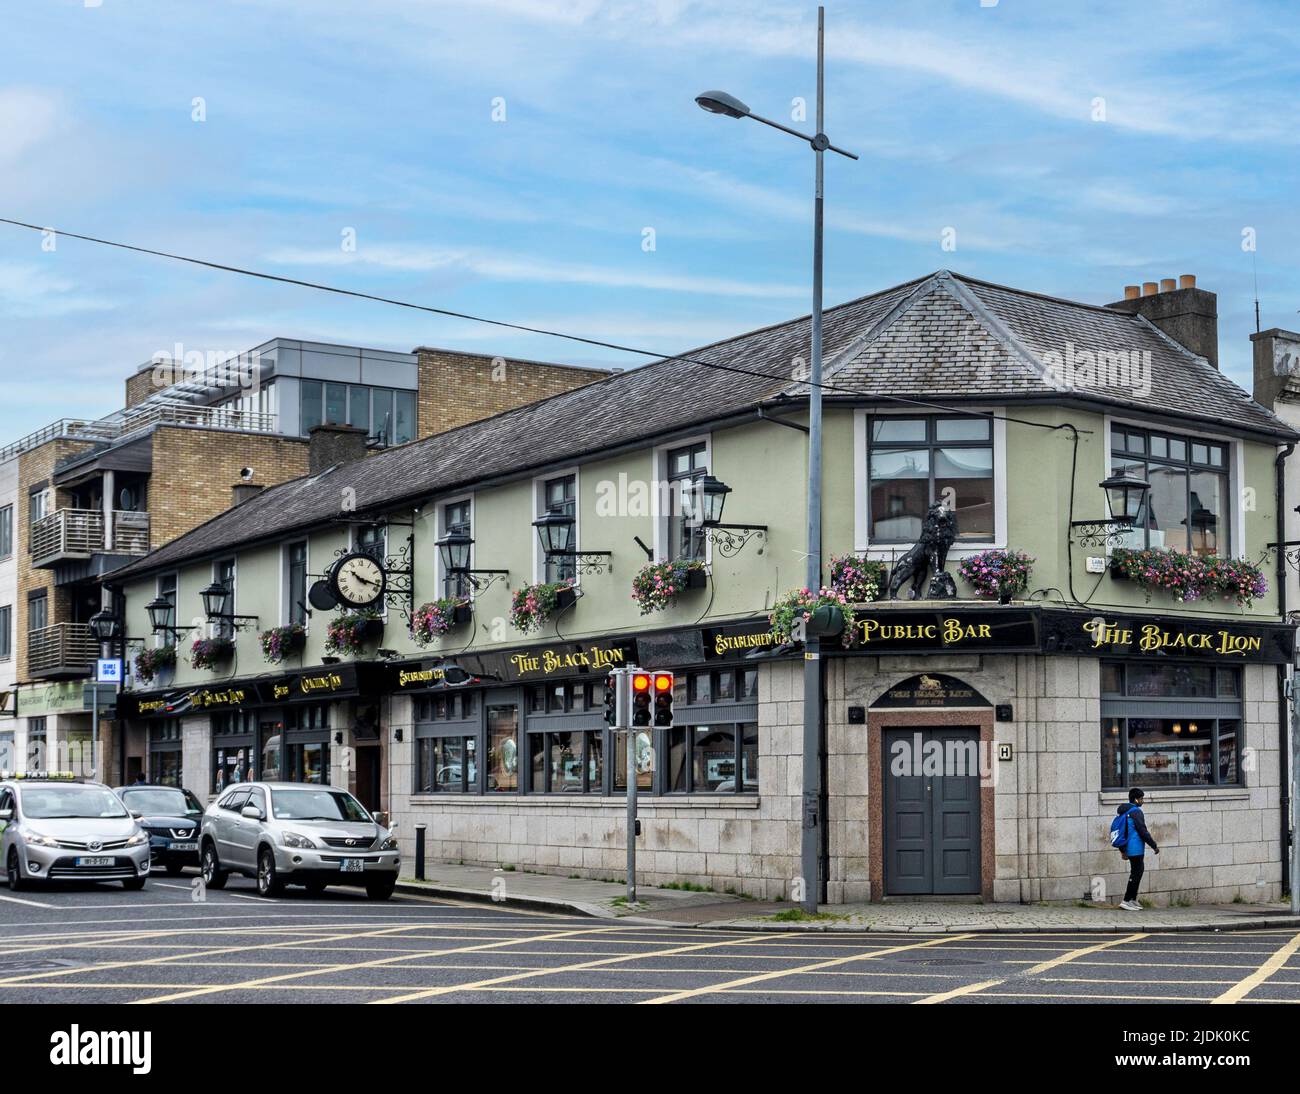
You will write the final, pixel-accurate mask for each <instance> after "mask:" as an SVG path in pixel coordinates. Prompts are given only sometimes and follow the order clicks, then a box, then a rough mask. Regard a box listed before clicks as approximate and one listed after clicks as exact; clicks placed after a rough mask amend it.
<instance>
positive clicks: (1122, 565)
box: [1110, 547, 1268, 608]
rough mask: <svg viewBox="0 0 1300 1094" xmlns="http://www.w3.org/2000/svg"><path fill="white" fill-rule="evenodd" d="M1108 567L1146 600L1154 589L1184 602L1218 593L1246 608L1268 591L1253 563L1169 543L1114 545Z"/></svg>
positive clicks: (1266, 581) (1207, 598)
mask: <svg viewBox="0 0 1300 1094" xmlns="http://www.w3.org/2000/svg"><path fill="white" fill-rule="evenodd" d="M1110 571H1111V573H1112V574H1113V575H1114V576H1115V577H1117V578H1120V579H1122V580H1127V581H1131V582H1133V584H1134V585H1136V586H1137V587H1138V588H1139V589H1141V590H1142V591H1143V592H1144V593H1145V594H1146V598H1147V600H1150V599H1151V594H1152V593H1154V592H1164V593H1168V594H1169V595H1170V596H1171V597H1173V598H1174V599H1175V600H1178V601H1182V602H1184V603H1186V602H1189V601H1194V600H1214V599H1216V598H1218V597H1222V598H1223V599H1225V600H1234V601H1236V602H1237V604H1239V605H1240V606H1241V607H1244V608H1248V607H1250V605H1251V604H1253V603H1254V602H1255V601H1256V600H1258V599H1259V598H1260V597H1263V596H1266V595H1267V594H1268V579H1267V578H1266V577H1265V576H1264V573H1263V571H1262V570H1261V569H1260V568H1259V567H1258V566H1256V565H1255V564H1254V563H1251V562H1247V561H1245V559H1240V558H1219V557H1218V556H1217V555H1193V554H1188V553H1186V552H1184V551H1177V550H1174V549H1173V548H1172V547H1168V548H1155V547H1151V548H1147V549H1145V550H1134V549H1131V548H1128V547H1116V548H1115V549H1114V550H1112V551H1111V555H1110Z"/></svg>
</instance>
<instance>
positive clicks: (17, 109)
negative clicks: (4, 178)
mask: <svg viewBox="0 0 1300 1094" xmlns="http://www.w3.org/2000/svg"><path fill="white" fill-rule="evenodd" d="M61 120H62V119H61V116H60V112H59V108H58V106H57V104H56V102H55V100H54V97H53V96H51V95H48V94H46V93H45V92H42V91H38V90H36V89H35V88H28V87H0V135H2V136H0V167H5V166H9V165H11V164H16V163H18V162H20V161H21V160H22V159H23V158H24V157H25V156H27V155H28V154H29V153H30V152H31V150H32V149H33V148H35V147H36V146H37V145H38V144H40V143H41V142H42V141H44V140H47V139H48V138H50V137H52V136H53V135H54V134H55V133H56V132H57V131H58V129H59V127H60V124H61Z"/></svg>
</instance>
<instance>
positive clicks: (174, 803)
mask: <svg viewBox="0 0 1300 1094" xmlns="http://www.w3.org/2000/svg"><path fill="white" fill-rule="evenodd" d="M122 800H123V801H124V802H126V807H127V808H128V809H134V810H135V811H136V812H137V813H144V814H145V815H150V814H152V815H154V816H167V817H183V816H185V815H186V814H194V813H202V812H203V807H202V806H201V805H199V800H198V798H196V797H195V796H194V795H193V794H191V793H190V792H189V791H188V790H168V789H165V788H164V789H154V788H151V789H149V790H123V791H122Z"/></svg>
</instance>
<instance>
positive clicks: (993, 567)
mask: <svg viewBox="0 0 1300 1094" xmlns="http://www.w3.org/2000/svg"><path fill="white" fill-rule="evenodd" d="M1035 561H1036V560H1035V559H1034V558H1032V557H1031V556H1030V555H1027V554H1025V552H1024V551H980V552H979V553H978V554H973V555H967V556H966V557H965V558H964V559H962V560H961V565H960V566H958V567H957V572H958V573H959V574H961V576H962V577H963V578H964V579H965V580H966V582H967V583H968V584H970V585H972V586H974V588H975V593H976V595H977V596H982V597H984V598H985V599H987V600H994V599H996V600H998V601H1000V602H1001V603H1003V604H1010V603H1011V601H1012V600H1014V599H1015V598H1016V597H1017V596H1023V595H1024V594H1025V592H1026V591H1027V590H1028V589H1029V574H1030V571H1031V570H1032V569H1033V566H1034V562H1035Z"/></svg>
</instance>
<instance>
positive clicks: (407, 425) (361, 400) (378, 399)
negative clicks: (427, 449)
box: [298, 380, 416, 445]
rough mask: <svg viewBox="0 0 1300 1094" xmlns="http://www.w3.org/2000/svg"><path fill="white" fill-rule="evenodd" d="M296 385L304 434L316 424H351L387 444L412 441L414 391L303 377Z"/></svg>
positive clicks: (413, 437) (414, 412) (414, 422)
mask: <svg viewBox="0 0 1300 1094" xmlns="http://www.w3.org/2000/svg"><path fill="white" fill-rule="evenodd" d="M298 386H299V391H300V403H299V423H300V425H301V429H302V434H303V436H306V435H307V434H308V433H310V432H311V431H312V430H313V429H315V428H316V426H318V425H351V426H356V427H357V428H358V429H364V430H365V431H366V433H367V435H368V436H370V437H373V438H375V439H376V440H378V441H380V443H382V444H386V445H394V444H406V443H407V442H408V441H413V440H415V428H416V398H415V392H414V391H407V390H403V389H397V388H388V387H371V386H370V385H368V384H343V383H335V382H333V381H329V380H303V381H301V382H300V383H299V385H298Z"/></svg>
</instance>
